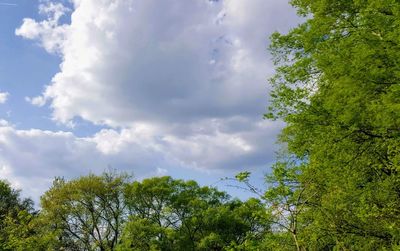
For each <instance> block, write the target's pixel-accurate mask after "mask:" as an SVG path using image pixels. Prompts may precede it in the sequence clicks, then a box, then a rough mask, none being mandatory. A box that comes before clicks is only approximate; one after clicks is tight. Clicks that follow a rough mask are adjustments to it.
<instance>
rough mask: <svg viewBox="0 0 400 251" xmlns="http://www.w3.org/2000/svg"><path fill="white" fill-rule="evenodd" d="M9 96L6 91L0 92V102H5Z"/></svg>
mask: <svg viewBox="0 0 400 251" xmlns="http://www.w3.org/2000/svg"><path fill="white" fill-rule="evenodd" d="M9 96H10V94H9V93H8V92H0V104H4V103H5V102H7V100H8V97H9Z"/></svg>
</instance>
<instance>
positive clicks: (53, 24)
mask: <svg viewBox="0 0 400 251" xmlns="http://www.w3.org/2000/svg"><path fill="white" fill-rule="evenodd" d="M41 2H42V3H41V4H40V5H39V13H40V14H42V15H45V16H46V17H47V19H46V20H44V21H41V22H36V21H35V20H33V19H31V18H24V20H23V23H22V25H21V27H19V28H18V29H16V30H15V34H16V35H17V36H21V37H24V38H26V39H33V40H37V41H38V42H39V44H40V45H41V46H42V47H43V48H44V49H46V51H48V52H50V53H56V52H59V51H60V49H61V47H62V46H63V43H64V41H65V36H66V33H67V30H68V25H60V23H59V21H60V18H61V17H62V16H64V14H66V13H67V12H68V11H69V9H68V8H66V7H65V6H64V5H63V4H61V3H55V2H50V1H41Z"/></svg>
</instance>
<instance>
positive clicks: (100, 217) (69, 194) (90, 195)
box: [41, 173, 129, 251]
mask: <svg viewBox="0 0 400 251" xmlns="http://www.w3.org/2000/svg"><path fill="white" fill-rule="evenodd" d="M128 180H129V177H128V176H126V175H124V174H122V175H119V174H118V175H117V174H113V173H104V174H103V175H101V176H96V175H88V176H84V177H80V178H78V179H75V180H72V181H68V182H67V181H65V180H64V179H56V180H55V181H54V184H53V187H52V188H50V190H48V191H47V192H46V193H45V194H44V195H43V196H42V198H41V205H42V211H41V217H43V218H44V219H46V220H47V223H48V224H49V225H52V227H53V229H54V231H55V232H56V233H57V235H58V239H59V245H60V246H61V247H63V248H66V249H68V250H88V251H90V250H101V251H108V250H114V249H115V247H116V245H117V243H118V241H119V239H120V233H121V231H122V227H123V224H124V222H125V220H126V218H127V211H126V207H125V203H124V200H123V190H124V188H125V185H126V184H127V182H128Z"/></svg>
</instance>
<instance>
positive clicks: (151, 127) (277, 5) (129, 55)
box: [0, 0, 297, 177]
mask: <svg viewBox="0 0 400 251" xmlns="http://www.w3.org/2000/svg"><path fill="white" fill-rule="evenodd" d="M72 4H73V6H72V11H71V16H70V17H71V23H70V24H65V23H63V22H61V17H62V16H63V15H67V14H68V13H69V12H68V11H69V10H68V9H67V8H65V7H63V6H62V5H61V4H60V2H57V1H46V2H43V3H42V5H41V6H40V12H41V13H42V14H44V15H45V16H46V18H45V19H44V20H43V21H35V20H33V19H29V18H27V19H24V21H23V24H22V26H21V27H20V28H18V29H17V30H16V34H17V35H19V36H22V37H24V38H26V39H32V40H34V41H36V42H38V43H39V44H40V45H41V46H43V47H44V48H45V49H46V50H47V51H48V52H50V53H57V54H58V55H60V57H61V60H62V63H61V65H60V71H59V72H58V73H57V74H56V75H55V76H54V77H53V79H52V80H51V82H50V83H49V84H48V85H47V86H46V87H45V89H44V91H43V93H42V94H41V95H40V96H37V97H34V98H26V100H27V101H28V102H30V103H32V104H33V105H37V106H44V105H45V104H46V103H47V104H48V105H49V106H50V107H51V108H52V111H53V114H52V116H53V119H54V120H55V121H56V122H61V123H65V124H74V123H75V120H74V119H75V118H77V117H80V118H83V119H84V120H87V121H90V122H92V123H95V124H102V125H106V126H109V127H110V128H111V129H104V130H101V131H100V132H98V133H96V134H95V135H93V136H92V137H89V138H78V137H75V136H74V135H72V134H68V133H54V132H53V133H52V132H43V131H35V133H36V134H39V135H40V137H39V136H38V137H39V138H40V139H38V140H37V142H41V140H43V139H44V138H45V139H46V140H48V141H49V142H47V143H46V144H48V145H53V144H54V145H56V146H57V147H55V148H54V149H50V147H49V149H45V150H42V152H40V151H41V149H42V148H41V145H35V144H34V145H32V144H33V143H30V144H27V146H25V147H24V148H23V149H25V151H26V152H27V153H28V152H29V151H34V152H35V154H33V153H32V152H30V155H35V158H39V159H40V161H37V162H34V164H33V165H36V164H35V163H41V164H40V165H41V168H42V169H43V170H48V168H49V167H50V166H54V164H53V162H54V163H56V164H57V165H58V166H61V167H60V172H61V173H62V172H63V171H61V170H64V171H65V170H69V168H75V167H78V166H83V165H84V163H87V162H85V161H84V160H85V159H86V160H90V161H91V160H93V161H92V163H91V166H96V165H99V166H100V167H103V166H104V163H108V161H110V159H111V160H115V161H116V163H118V164H120V163H121V161H122V162H123V164H122V166H126V165H127V163H131V162H132V163H141V164H143V163H149V164H143V165H144V166H148V165H150V163H159V165H158V164H155V165H153V166H154V167H157V168H159V169H158V170H157V169H154V170H152V171H151V172H153V173H155V174H157V173H165V171H163V170H164V169H165V165H169V164H168V163H175V164H177V165H181V166H186V167H194V168H196V169H202V170H216V169H220V170H221V169H235V170H236V169H240V168H250V167H254V166H263V165H266V164H267V163H268V162H269V161H271V160H272V159H273V154H274V148H275V147H274V141H275V135H276V134H277V132H278V131H279V128H280V127H281V126H282V125H281V124H280V123H272V122H267V121H262V119H261V117H262V114H263V112H264V109H265V106H266V104H267V92H268V85H267V77H268V76H269V74H270V73H271V72H272V71H273V67H272V65H271V62H270V61H269V59H268V53H267V51H266V47H267V43H268V41H267V38H268V36H269V35H270V34H271V33H272V32H273V31H275V30H285V29H287V27H288V26H289V25H290V26H292V25H293V23H294V22H297V18H296V17H295V13H294V11H293V10H292V9H291V7H289V5H288V3H287V2H286V1H275V0H246V1H243V0H225V1H222V0H221V1H209V0H191V1H181V0H165V1H158V0H146V1H144V0H101V1H99V0H72ZM8 130H9V131H8V133H6V134H7V135H9V134H12V135H14V136H13V137H11V138H12V139H13V140H17V139H18V140H17V142H24V143H25V141H26V140H27V138H29V133H28V132H21V131H18V130H15V129H8ZM6 131H7V130H6ZM31 133H32V132H31ZM21 135H22V136H21ZM0 137H1V134H0ZM32 141H33V140H32ZM7 142H8V143H7V144H6V143H4V147H5V148H6V149H9V148H7V146H8V145H10V144H11V145H13V144H15V142H14V141H11V143H10V141H7ZM29 142H30V141H29ZM35 142H36V140H35ZM21 144H22V143H21ZM38 144H39V143H38ZM36 148H37V149H38V150H36ZM29 149H31V150H29ZM36 151H39V152H38V154H36ZM10 154H11V155H12V154H13V153H10ZM28 155H29V154H28ZM52 156H58V157H52ZM10 158H11V159H14V158H13V157H10ZM55 158H56V160H55ZM15 159H16V158H15ZM137 159H139V161H137ZM22 160H24V161H26V160H27V158H22ZM22 160H21V161H22ZM117 160H118V161H117ZM52 161H53V162H52ZM61 161H63V162H65V164H61ZM28 163H32V162H28ZM4 166H5V167H7V168H11V170H12V171H8V172H13V173H15V172H20V171H21V170H22V171H23V170H25V169H26V168H25V169H24V167H23V165H22V162H21V163H19V162H18V163H13V161H6V163H5V164H4ZM71 166H73V167H71ZM7 168H6V169H5V170H9V169H7ZM18 168H21V170H19V169H18ZM17 169H18V171H17ZM36 169H38V170H40V167H39V166H36V167H34V168H32V170H36ZM53 171H54V170H53ZM80 171H81V169H77V170H75V169H72V170H69V171H68V172H72V173H79V172H80ZM37 175H43V177H44V175H45V173H40V174H37ZM47 176H48V175H47ZM41 177H42V176H41Z"/></svg>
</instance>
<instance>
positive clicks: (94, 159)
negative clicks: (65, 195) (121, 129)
mask: <svg viewBox="0 0 400 251" xmlns="http://www.w3.org/2000/svg"><path fill="white" fill-rule="evenodd" d="M136 133H138V131H136V132H135V131H131V132H130V134H131V135H132V138H130V140H129V142H124V143H122V144H119V143H118V141H120V142H123V141H124V140H123V138H124V137H125V136H124V133H122V134H120V135H119V134H118V135H117V134H113V133H112V132H111V131H108V132H105V131H102V132H99V133H98V134H96V135H94V136H93V137H88V138H80V137H76V136H74V135H73V134H72V133H70V132H51V131H43V130H37V129H31V130H18V129H16V128H15V127H14V126H12V125H10V124H9V123H8V122H7V121H5V120H0V177H1V178H2V179H7V180H9V181H10V182H12V183H13V185H15V186H16V187H19V188H23V190H24V191H25V192H26V193H27V194H29V195H32V196H34V197H35V199H37V198H38V197H39V195H40V194H41V193H43V192H44V191H45V190H46V189H47V188H48V187H49V186H50V185H51V181H52V180H53V178H54V177H56V176H61V177H66V178H72V177H76V176H78V175H86V174H88V173H89V172H94V173H100V172H102V171H106V170H107V169H108V168H118V169H119V170H125V171H127V172H130V173H133V174H134V175H135V176H137V177H141V176H145V175H147V174H148V173H156V172H158V168H160V166H161V165H162V166H164V167H165V168H168V167H169V166H171V165H176V164H175V163H173V161H172V160H168V159H166V158H165V155H164V154H163V153H161V152H160V151H159V150H158V149H156V148H155V147H153V146H152V145H150V144H146V143H143V142H140V141H139V140H140V137H141V136H140V135H139V136H138V137H135V135H136ZM133 138H135V139H133ZM105 142H109V145H105ZM117 148H118V152H117V151H114V149H117Z"/></svg>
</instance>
